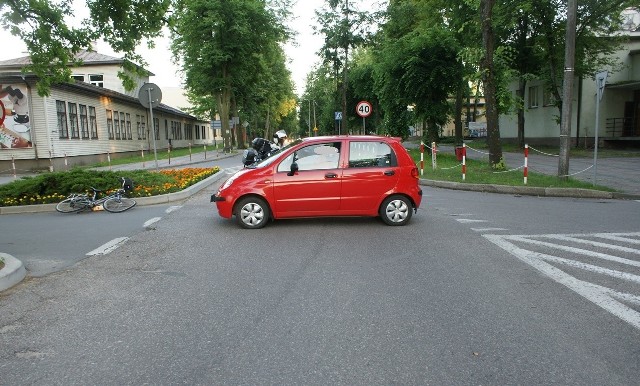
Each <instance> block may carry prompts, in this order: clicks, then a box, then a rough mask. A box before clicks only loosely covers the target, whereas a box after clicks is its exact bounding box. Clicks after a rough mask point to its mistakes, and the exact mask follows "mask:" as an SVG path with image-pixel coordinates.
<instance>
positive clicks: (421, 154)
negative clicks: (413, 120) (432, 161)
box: [420, 142, 424, 175]
mask: <svg viewBox="0 0 640 386" xmlns="http://www.w3.org/2000/svg"><path fill="white" fill-rule="evenodd" d="M423 174H424V142H420V175H423Z"/></svg>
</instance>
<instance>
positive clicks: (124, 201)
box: [56, 177, 136, 213]
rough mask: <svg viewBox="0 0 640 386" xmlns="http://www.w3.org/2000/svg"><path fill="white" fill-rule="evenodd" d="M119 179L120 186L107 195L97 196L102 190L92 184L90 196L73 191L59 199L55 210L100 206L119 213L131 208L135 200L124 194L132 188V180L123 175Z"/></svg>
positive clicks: (77, 210)
mask: <svg viewBox="0 0 640 386" xmlns="http://www.w3.org/2000/svg"><path fill="white" fill-rule="evenodd" d="M120 179H121V180H122V187H121V188H120V189H118V190H116V191H115V192H113V193H111V194H109V195H108V196H105V197H102V198H97V196H98V193H101V192H102V190H99V189H96V188H94V187H93V186H92V187H91V190H92V191H93V195H92V196H89V195H88V194H78V193H73V194H71V195H69V197H67V198H66V199H64V200H62V201H60V202H59V203H58V205H56V210H57V211H58V212H60V213H73V212H80V211H82V210H87V209H89V210H93V208H96V207H99V206H102V208H104V210H106V211H107V212H111V213H119V212H124V211H125V210H127V209H131V208H133V207H134V206H136V200H134V199H133V198H128V197H126V196H125V195H126V193H127V192H129V191H131V190H133V182H132V181H131V180H130V179H128V178H124V177H120Z"/></svg>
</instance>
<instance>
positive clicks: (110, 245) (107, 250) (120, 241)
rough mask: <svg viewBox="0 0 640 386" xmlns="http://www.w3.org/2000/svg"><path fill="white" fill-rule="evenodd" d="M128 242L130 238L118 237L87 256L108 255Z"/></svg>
mask: <svg viewBox="0 0 640 386" xmlns="http://www.w3.org/2000/svg"><path fill="white" fill-rule="evenodd" d="M127 240H129V238H128V237H118V238H117V239H113V240H111V241H109V242H108V243H105V244H102V245H101V246H99V247H98V248H96V249H94V250H93V251H91V252H89V253H87V256H95V255H106V254H107V253H110V252H113V251H114V250H115V249H116V248H118V247H119V246H120V245H122V244H124V243H125V241H127Z"/></svg>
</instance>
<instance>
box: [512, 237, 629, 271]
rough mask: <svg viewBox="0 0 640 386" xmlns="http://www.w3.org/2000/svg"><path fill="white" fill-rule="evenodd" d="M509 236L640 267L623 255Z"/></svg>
mask: <svg viewBox="0 0 640 386" xmlns="http://www.w3.org/2000/svg"><path fill="white" fill-rule="evenodd" d="M507 238H508V239H510V240H514V241H521V242H523V243H530V244H535V245H540V246H544V247H549V248H555V249H560V250H562V251H567V252H573V253H578V254H581V255H585V256H590V257H597V258H598V259H603V260H608V261H615V262H616V263H622V264H628V265H633V266H635V267H640V261H635V260H629V259H623V258H622V257H618V256H613V255H608V254H606V253H600V252H594V251H590V250H587V249H580V248H574V247H567V246H565V245H558V244H552V243H545V242H544V241H540V240H536V239H533V238H529V237H525V236H507Z"/></svg>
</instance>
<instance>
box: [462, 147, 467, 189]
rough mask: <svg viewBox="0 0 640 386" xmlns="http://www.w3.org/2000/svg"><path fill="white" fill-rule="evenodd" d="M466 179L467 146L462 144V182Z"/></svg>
mask: <svg viewBox="0 0 640 386" xmlns="http://www.w3.org/2000/svg"><path fill="white" fill-rule="evenodd" d="M466 179H467V144H466V143H463V144H462V181H464V180H466Z"/></svg>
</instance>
